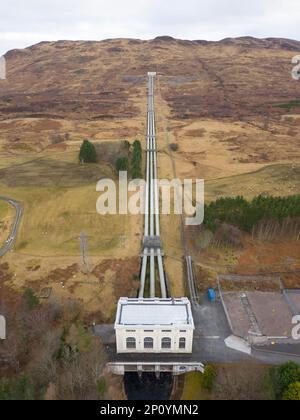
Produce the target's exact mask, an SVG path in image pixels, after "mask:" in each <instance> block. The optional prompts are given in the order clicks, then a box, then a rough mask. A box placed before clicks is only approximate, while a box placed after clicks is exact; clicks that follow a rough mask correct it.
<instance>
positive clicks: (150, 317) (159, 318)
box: [115, 298, 195, 354]
mask: <svg viewBox="0 0 300 420" xmlns="http://www.w3.org/2000/svg"><path fill="white" fill-rule="evenodd" d="M194 329H195V326H194V321H193V316H192V311H191V304H190V301H189V300H188V299H187V298H181V299H156V298H154V299H128V298H121V299H120V301H119V304H118V311H117V318H116V323H115V331H116V340H117V353H119V354H120V353H173V354H174V353H192V351H193V335H194Z"/></svg>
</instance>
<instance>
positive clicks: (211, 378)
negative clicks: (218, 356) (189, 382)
mask: <svg viewBox="0 0 300 420" xmlns="http://www.w3.org/2000/svg"><path fill="white" fill-rule="evenodd" d="M216 377H217V372H216V370H215V368H214V367H213V366H211V365H208V366H206V368H205V371H204V373H203V377H202V386H203V388H204V389H207V390H208V391H211V390H212V389H213V386H214V382H215V379H216Z"/></svg>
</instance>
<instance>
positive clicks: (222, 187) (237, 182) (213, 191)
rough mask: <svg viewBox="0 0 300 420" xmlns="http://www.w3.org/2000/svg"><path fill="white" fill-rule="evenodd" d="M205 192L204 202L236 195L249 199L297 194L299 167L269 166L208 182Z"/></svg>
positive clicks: (299, 190) (298, 190)
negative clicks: (260, 195) (266, 195)
mask: <svg viewBox="0 0 300 420" xmlns="http://www.w3.org/2000/svg"><path fill="white" fill-rule="evenodd" d="M205 192H206V201H212V200H215V199H216V198H219V197H235V196H237V195H243V196H244V197H245V198H248V199H249V198H253V197H255V196H257V195H259V194H270V195H282V196H286V195H293V194H299V192H300V165H288V164H284V165H270V166H266V167H265V168H262V169H260V170H258V171H255V172H250V173H246V174H241V175H234V176H230V177H226V178H218V179H214V180H209V181H207V182H206V183H205Z"/></svg>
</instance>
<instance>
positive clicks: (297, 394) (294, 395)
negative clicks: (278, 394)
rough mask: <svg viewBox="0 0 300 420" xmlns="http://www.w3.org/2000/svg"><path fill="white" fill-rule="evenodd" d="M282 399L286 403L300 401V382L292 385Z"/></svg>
mask: <svg viewBox="0 0 300 420" xmlns="http://www.w3.org/2000/svg"><path fill="white" fill-rule="evenodd" d="M282 399H283V400H285V401H289V400H292V401H300V382H294V383H293V384H290V385H289V387H288V390H287V391H285V393H284V394H283V398H282Z"/></svg>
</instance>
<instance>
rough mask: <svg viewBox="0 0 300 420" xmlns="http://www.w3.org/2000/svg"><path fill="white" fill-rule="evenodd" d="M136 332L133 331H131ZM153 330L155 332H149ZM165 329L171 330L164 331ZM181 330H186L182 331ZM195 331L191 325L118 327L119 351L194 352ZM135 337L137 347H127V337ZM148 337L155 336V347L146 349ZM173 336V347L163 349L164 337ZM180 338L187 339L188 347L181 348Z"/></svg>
mask: <svg viewBox="0 0 300 420" xmlns="http://www.w3.org/2000/svg"><path fill="white" fill-rule="evenodd" d="M133 330H134V331H135V332H131V331H133ZM149 330H152V331H153V332H148V331H149ZM165 330H168V331H171V332H164V331H165ZM181 330H185V331H186V332H185V333H183V332H180V331H181ZM193 333H194V330H193V329H192V328H191V327H190V326H182V327H181V328H180V329H179V328H177V327H176V328H168V327H165V326H164V327H161V326H157V325H156V326H152V327H151V326H147V328H145V327H139V328H135V329H132V330H131V329H130V328H129V327H128V328H125V327H123V326H122V327H117V328H116V340H117V353H170V354H174V353H183V354H186V353H192V351H193ZM130 337H132V338H135V339H136V349H127V347H126V339H127V338H130ZM146 337H149V338H153V340H154V348H153V349H145V348H144V339H145V338H146ZM165 337H166V338H171V349H163V348H162V347H161V342H162V339H163V338H165ZM180 338H185V339H186V347H185V349H180V348H179V340H180Z"/></svg>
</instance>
